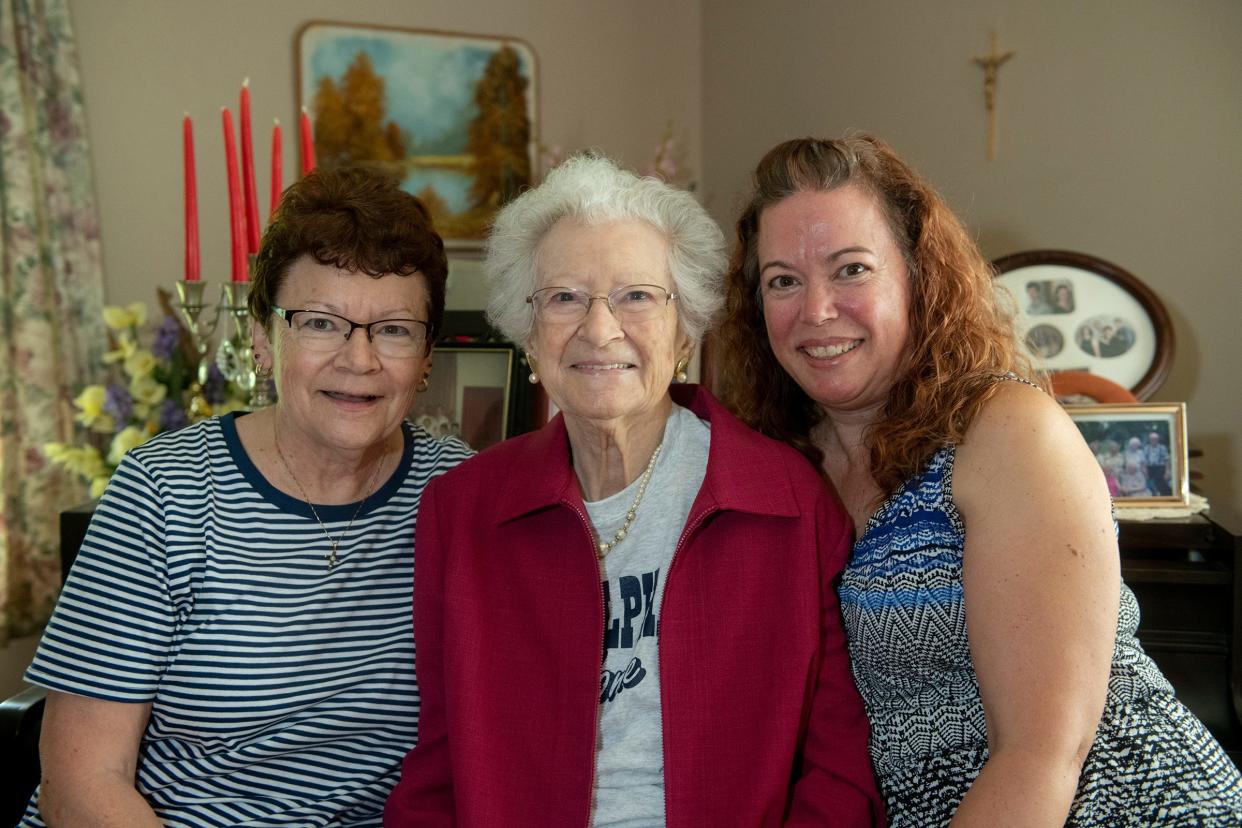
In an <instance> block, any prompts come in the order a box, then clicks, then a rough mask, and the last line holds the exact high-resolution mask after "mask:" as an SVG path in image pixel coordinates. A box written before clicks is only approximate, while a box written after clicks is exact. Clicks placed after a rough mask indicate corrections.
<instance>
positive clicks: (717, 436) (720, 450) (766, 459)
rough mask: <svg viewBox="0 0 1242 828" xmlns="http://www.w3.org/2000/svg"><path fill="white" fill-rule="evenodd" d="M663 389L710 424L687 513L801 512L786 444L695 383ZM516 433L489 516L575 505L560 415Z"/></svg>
mask: <svg viewBox="0 0 1242 828" xmlns="http://www.w3.org/2000/svg"><path fill="white" fill-rule="evenodd" d="M669 392H670V394H671V395H672V397H673V401H674V402H676V403H677V404H678V405H681V406H684V407H685V408H688V409H689V410H690V411H692V412H694V414H695V415H696V416H698V417H699V418H701V419H704V420H707V421H708V422H709V423H710V424H711V429H712V437H711V447H710V448H709V449H708V460H707V475H706V478H705V479H704V481H703V487H702V488H701V489H700V491H699V495H698V498H697V499H696V500H695V503H694V507H693V508H692V509H691V519H692V520H693V518H694V517H695V516H696V515H698V514H699V513H700V512H705V511H714V510H716V509H728V510H733V511H739V512H750V513H753V514H761V515H772V516H775V517H797V516H798V515H799V514H801V510H800V509H799V508H798V505H797V499H796V498H795V497H794V493H793V487H792V485H793V484H792V483H791V482H790V479H789V471H788V470H787V465H788V464H789V463H790V462H793V461H796V458H795V457H792V456H791V454H792V449H788V448H785V447H783V446H779V444H776V443H774V442H773V441H771V440H769V439H768V438H767V437H763V436H761V435H760V434H758V433H757V432H755V431H752V430H751V429H750V428H747V427H746V426H745V425H743V424H742V422H741V421H740V420H738V419H737V418H736V417H734V416H733V415H732V414H731V413H729V411H728V410H726V409H725V407H724V406H723V405H721V404H720V403H719V402H717V401H716V398H715V397H713V396H712V395H711V394H710V393H708V392H707V390H706V389H704V388H702V387H701V386H698V385H674V386H672V387H671V388H670V389H669ZM518 439H519V440H520V442H521V445H520V446H517V447H516V449H517V450H516V453H515V455H514V456H513V458H512V461H513V462H512V463H511V464H509V474H508V476H507V480H506V481H505V482H504V484H503V485H502V486H501V487H499V488H500V492H499V494H500V495H501V496H500V500H499V503H498V505H497V507H496V521H497V523H504V522H505V521H508V520H512V519H514V518H517V517H521V516H522V515H526V514H529V513H531V512H535V511H538V510H540V509H546V508H548V507H550V506H556V505H560V504H565V505H567V506H573V507H577V508H581V507H582V495H581V493H580V491H579V489H578V480H577V478H576V477H575V476H574V472H573V467H572V466H571V465H570V463H569V435H568V433H567V432H566V429H565V421H564V418H563V416H562V415H560V414H557V415H556V417H555V418H553V419H552V421H551V422H549V423H548V424H547V425H545V426H544V427H543V428H541V429H539V430H538V431H536V432H534V433H532V434H529V435H526V437H525V438H524V439H523V438H518ZM778 446H779V447H778Z"/></svg>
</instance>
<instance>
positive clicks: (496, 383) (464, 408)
mask: <svg viewBox="0 0 1242 828" xmlns="http://www.w3.org/2000/svg"><path fill="white" fill-rule="evenodd" d="M516 371H517V349H516V348H514V347H513V346H512V345H510V344H508V343H478V344H474V343H462V344H459V345H437V346H436V349H435V351H434V352H433V354H432V371H431V379H430V380H428V382H427V389H426V390H425V391H420V392H419V394H418V396H417V397H415V399H414V406H413V408H412V409H411V411H410V421H411V422H413V423H414V424H415V425H417V426H421V427H422V428H424V429H425V430H426V431H427V432H429V433H430V434H431V435H432V436H433V437H449V436H452V437H459V438H461V440H463V441H464V442H465V443H466V444H467V445H469V446H470V447H471V448H472V449H474V450H476V451H482V450H483V449H485V448H487V447H488V446H491V445H495V444H496V443H499V442H500V441H501V440H504V439H507V438H509V437H512V436H513V435H514V434H517V433H518V432H519V431H520V430H523V429H522V426H523V421H522V418H521V416H520V410H519V409H520V407H519V405H517V403H518V400H516V399H515V395H514V379H515V377H516Z"/></svg>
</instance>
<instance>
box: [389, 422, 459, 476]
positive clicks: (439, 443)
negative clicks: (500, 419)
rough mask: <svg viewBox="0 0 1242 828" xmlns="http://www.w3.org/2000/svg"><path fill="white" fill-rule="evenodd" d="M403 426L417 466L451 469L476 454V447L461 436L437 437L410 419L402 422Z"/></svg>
mask: <svg viewBox="0 0 1242 828" xmlns="http://www.w3.org/2000/svg"><path fill="white" fill-rule="evenodd" d="M402 428H403V429H404V430H405V435H406V440H407V442H408V443H409V445H410V447H411V451H412V453H413V455H414V465H415V466H422V467H424V468H426V467H431V468H435V469H450V468H453V467H454V466H456V465H458V464H459V463H461V462H462V461H463V460H468V459H469V458H471V457H473V456H474V454H475V451H474V449H472V448H470V446H468V445H467V444H466V443H465V442H464V441H463V440H462V439H461V438H459V437H452V436H447V437H435V436H433V435H432V434H431V433H430V432H428V431H427V430H426V429H425V428H423V427H422V426H419V425H416V424H414V423H412V422H410V421H409V420H406V421H405V422H404V423H403V424H402Z"/></svg>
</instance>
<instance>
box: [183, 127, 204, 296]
mask: <svg viewBox="0 0 1242 828" xmlns="http://www.w3.org/2000/svg"><path fill="white" fill-rule="evenodd" d="M181 156H182V167H183V169H184V172H185V280H186V281H187V282H197V281H198V280H199V279H200V278H201V276H202V272H201V271H200V269H199V263H200V259H199V254H198V184H197V178H196V176H195V171H194V123H193V122H192V121H191V120H190V113H188V112H187V113H186V114H185V120H183V121H182V122H181Z"/></svg>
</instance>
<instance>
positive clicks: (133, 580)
mask: <svg viewBox="0 0 1242 828" xmlns="http://www.w3.org/2000/svg"><path fill="white" fill-rule="evenodd" d="M446 276H447V260H446V258H445V254H444V244H443V242H442V241H441V240H440V237H439V235H437V234H436V232H435V229H434V228H433V227H432V224H431V219H430V216H429V215H428V213H427V211H426V209H425V208H424V207H423V205H422V204H421V203H420V202H419V201H418V199H416V198H414V196H412V195H409V194H408V193H405V192H403V191H402V190H401V189H400V188H399V187H398V186H397V182H396V181H394V180H391V179H389V178H387V177H385V176H382V175H379V174H377V173H373V172H369V171H367V170H362V169H345V170H331V169H326V168H320V169H318V170H316V171H315V172H313V173H311V174H310V175H308V176H306V177H305V178H303V179H301V180H300V181H298V182H297V183H296V184H294V185H293V186H291V187H290V188H289V189H288V190H286V191H285V194H284V196H283V197H282V198H281V201H280V209H279V211H278V212H277V214H276V217H275V219H274V221H273V222H272V223H271V225H269V227H268V228H267V231H266V232H265V233H264V235H263V245H262V247H261V248H260V251H259V257H258V261H257V264H256V267H255V274H254V282H253V284H252V286H251V291H250V311H251V315H252V317H253V322H252V333H253V336H254V345H255V347H254V353H255V363H256V369H257V371H258V372H259V373H260V374H261V375H268V376H272V377H274V379H275V382H276V388H277V391H278V394H279V400H278V401H277V402H276V403H275V404H274V405H272V406H270V407H268V408H264V409H262V410H260V411H255V412H253V413H248V414H247V413H245V412H236V413H231V414H225V415H223V416H220V417H212V418H209V419H207V420H204V421H202V422H200V423H196V424H195V425H192V426H189V427H187V428H184V429H181V430H179V431H174V432H168V433H165V434H161V435H159V436H158V437H156V438H155V439H153V440H151V441H150V442H148V443H145V444H143V445H142V446H139V447H138V448H136V449H134V450H133V451H131V452H130V453H129V454H127V455H126V456H125V459H124V461H123V462H122V463H121V465H120V468H118V469H117V472H116V475H115V476H114V477H113V478H112V481H111V482H110V483H109V484H108V488H107V490H106V491H105V492H104V494H103V498H102V500H100V502H99V506H98V508H97V509H96V510H95V514H94V517H93V518H92V520H91V524H90V529H89V530H88V531H87V534H86V539H85V541H84V542H83V544H82V550H81V552H80V553H79V555H78V557H77V560H76V562H75V563H74V565H73V571H72V572H71V573H70V575H69V580H68V582H67V583H66V585H65V589H64V591H63V593H62V594H61V597H60V600H59V602H58V604H57V607H56V611H55V613H54V614H53V616H52V620H51V622H50V623H49V624H48V627H47V630H46V632H45V633H44V635H43V640H42V643H41V644H40V646H39V651H38V653H37V654H36V656H35V660H34V663H33V664H32V665H31V667H30V669H29V671H28V672H27V674H26V679H27V681H30V682H32V683H34V684H39V685H42V686H44V687H46V688H48V689H49V690H50V691H51V692H50V694H49V695H48V700H47V712H46V715H45V717H44V721H43V731H42V742H41V751H40V754H41V757H42V766H43V767H42V770H43V783H42V788H41V791H39V792H38V793H36V795H35V798H34V799H33V800H32V802H31V804H30V807H29V809H28V810H27V813H26V816H25V818H24V819H23V821H22V823H21V824H22V825H23V826H32V827H33V826H42V825H44V824H46V825H50V826H61V825H65V826H83V825H92V826H104V825H115V826H125V828H134V826H158V825H165V824H167V825H177V826H196V828H197V827H198V826H202V827H203V828H205V827H206V826H221V825H230V826H234V825H249V826H260V825H266V826H271V825H337V826H346V825H348V826H374V828H378V826H379V824H380V810H381V808H382V806H383V804H384V800H385V798H386V797H387V796H388V793H389V791H390V790H391V789H392V787H393V785H394V784H395V783H396V781H397V768H398V765H399V764H400V762H401V758H402V756H404V755H405V752H406V751H407V750H409V748H410V747H411V746H412V745H413V744H414V742H415V741H416V740H417V737H418V715H419V702H418V685H417V682H416V681H415V674H414V667H413V660H414V637H413V632H412V630H411V627H410V616H411V613H412V612H413V607H412V598H411V595H410V588H409V584H410V579H411V578H412V577H413V569H414V549H413V543H414V522H415V519H416V517H417V515H418V508H419V502H420V498H421V497H422V493H423V489H424V487H425V486H426V485H427V483H428V481H429V480H430V479H431V478H433V477H435V476H437V475H439V474H441V473H442V472H444V471H447V470H448V469H449V468H451V467H452V466H455V465H456V464H457V463H459V462H460V461H461V460H463V459H464V458H465V457H467V456H468V455H469V453H470V452H469V450H468V449H467V448H466V446H464V445H463V444H462V443H460V442H458V441H456V440H451V439H449V440H436V439H433V438H432V437H431V436H430V435H429V434H427V433H426V432H425V431H423V430H422V429H419V428H416V427H414V426H413V425H411V424H410V423H408V422H406V421H405V416H406V413H407V412H408V411H409V410H410V405H411V403H412V402H413V400H414V397H415V395H416V393H417V392H418V390H419V389H420V387H425V385H424V381H425V380H426V376H427V373H428V372H429V371H430V369H431V349H432V342H433V341H434V338H435V331H436V329H437V328H438V326H439V323H440V320H441V319H442V318H443V315H444V293H445V279H446Z"/></svg>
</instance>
